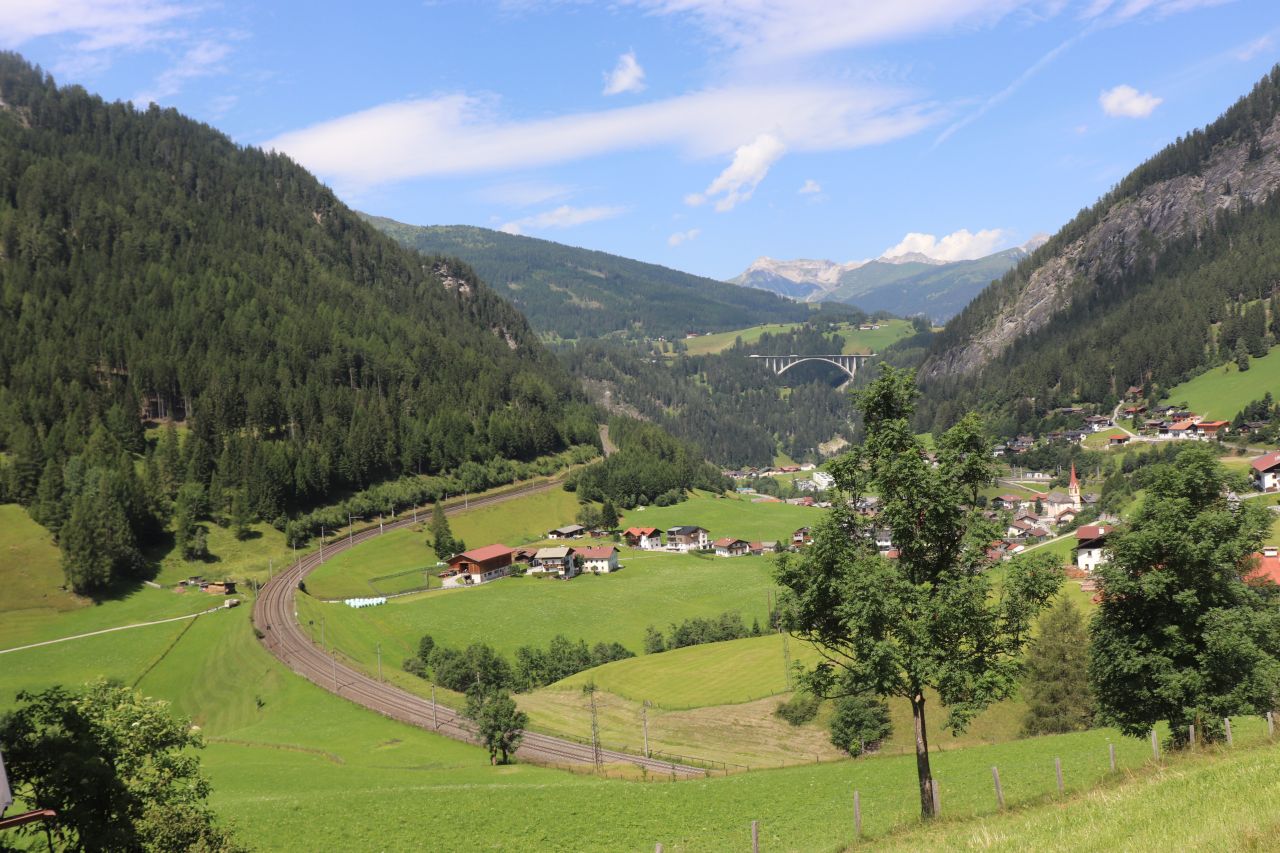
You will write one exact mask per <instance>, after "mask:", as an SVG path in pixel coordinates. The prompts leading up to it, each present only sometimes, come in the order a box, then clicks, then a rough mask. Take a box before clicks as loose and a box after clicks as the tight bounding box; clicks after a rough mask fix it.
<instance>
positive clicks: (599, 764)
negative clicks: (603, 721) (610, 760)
mask: <svg viewBox="0 0 1280 853" xmlns="http://www.w3.org/2000/svg"><path fill="white" fill-rule="evenodd" d="M582 692H583V693H585V694H587V698H588V699H590V701H591V758H592V761H593V762H594V763H595V766H596V772H597V773H599V772H600V771H602V770H603V769H604V758H603V756H601V755H600V719H599V716H598V715H597V713H596V683H595V682H594V681H588V682H587V683H586V684H584V685H582Z"/></svg>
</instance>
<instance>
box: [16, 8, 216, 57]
mask: <svg viewBox="0 0 1280 853" xmlns="http://www.w3.org/2000/svg"><path fill="white" fill-rule="evenodd" d="M192 13H193V9H192V8H191V7H187V6H183V5H182V4H179V3H172V2H165V0H19V2H5V3H0V45H3V46H5V47H18V46H19V45H21V44H23V43H25V42H28V41H31V40H32V39H36V38H42V37H45V36H61V35H72V36H75V37H77V38H79V39H80V41H78V42H77V43H76V44H75V46H74V47H75V49H76V50H79V51H102V50H109V49H112V48H130V49H138V48H141V47H143V46H146V45H149V44H152V43H154V42H156V41H161V40H167V39H169V38H171V37H172V36H173V31H172V29H171V28H170V25H171V24H173V23H174V22H175V21H177V20H178V19H180V18H183V17H186V16H188V15H191V14H192Z"/></svg>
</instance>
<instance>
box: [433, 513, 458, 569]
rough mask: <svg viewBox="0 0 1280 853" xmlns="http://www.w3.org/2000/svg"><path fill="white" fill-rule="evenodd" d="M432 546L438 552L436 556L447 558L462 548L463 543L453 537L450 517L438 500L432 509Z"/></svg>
mask: <svg viewBox="0 0 1280 853" xmlns="http://www.w3.org/2000/svg"><path fill="white" fill-rule="evenodd" d="M431 547H432V549H433V550H434V551H435V552H436V558H437V559H440V560H447V559H449V558H450V557H452V556H453V555H454V554H457V553H458V552H459V551H460V550H461V543H459V542H458V541H457V540H455V539H454V538H453V531H452V530H450V529H449V519H448V517H446V516H445V514H444V507H443V506H441V505H440V502H439V501H436V505H435V507H434V508H433V509H432V510H431Z"/></svg>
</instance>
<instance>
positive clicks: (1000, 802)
mask: <svg viewBox="0 0 1280 853" xmlns="http://www.w3.org/2000/svg"><path fill="white" fill-rule="evenodd" d="M991 778H992V779H994V780H995V782H996V805H997V806H999V807H1000V808H1001V809H1003V808H1004V788H1002V787H1000V768H999V767H992V768H991Z"/></svg>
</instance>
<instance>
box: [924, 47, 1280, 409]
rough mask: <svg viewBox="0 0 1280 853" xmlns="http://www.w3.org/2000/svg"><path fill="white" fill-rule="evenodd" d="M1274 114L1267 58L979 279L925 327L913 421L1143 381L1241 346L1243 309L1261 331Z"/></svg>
mask: <svg viewBox="0 0 1280 853" xmlns="http://www.w3.org/2000/svg"><path fill="white" fill-rule="evenodd" d="M1278 113H1280V66H1278V67H1277V68H1276V69H1274V70H1272V71H1271V72H1270V73H1269V74H1268V75H1267V76H1266V77H1264V78H1263V79H1262V80H1261V81H1260V82H1259V83H1258V84H1257V85H1256V86H1255V87H1254V88H1253V90H1252V91H1251V92H1250V93H1249V94H1248V95H1247V96H1246V97H1243V98H1241V99H1240V100H1239V101H1237V102H1236V103H1235V104H1234V105H1233V106H1232V107H1231V108H1230V109H1228V110H1227V111H1226V112H1225V113H1224V114H1223V115H1222V116H1221V117H1220V118H1218V119H1217V120H1216V121H1214V122H1213V123H1211V124H1209V125H1208V126H1206V127H1205V128H1203V129H1200V130H1196V131H1193V132H1191V133H1189V134H1187V135H1186V136H1184V137H1180V138H1179V139H1178V140H1177V141H1175V142H1174V143H1172V144H1170V145H1169V146H1168V147H1166V148H1165V149H1164V150H1162V151H1161V152H1159V153H1158V154H1156V155H1155V156H1154V157H1152V158H1151V159H1150V160H1148V161H1146V162H1145V163H1143V164H1142V165H1140V166H1138V167H1137V168H1136V169H1134V171H1133V172H1131V173H1130V174H1129V175H1128V176H1127V177H1125V178H1124V179H1123V180H1122V181H1120V183H1119V184H1117V186H1116V187H1115V189H1113V190H1112V191H1111V192H1109V193H1107V195H1105V196H1103V197H1102V199H1100V200H1099V201H1098V202H1097V203H1096V204H1094V205H1093V206H1092V207H1090V208H1088V209H1086V210H1084V211H1082V212H1081V213H1080V214H1078V215H1077V216H1076V217H1075V219H1073V220H1072V221H1071V222H1070V223H1068V224H1067V225H1066V226H1064V227H1063V228H1062V230H1061V231H1059V232H1058V233H1057V234H1056V235H1054V236H1053V237H1052V238H1050V239H1049V241H1048V242H1047V243H1046V244H1045V245H1044V246H1042V247H1041V248H1039V249H1037V250H1036V251H1035V252H1034V253H1032V255H1031V257H1029V258H1027V259H1026V260H1024V261H1023V262H1021V263H1020V264H1018V266H1017V267H1015V268H1014V269H1012V270H1010V271H1009V272H1008V273H1006V274H1005V276H1004V277H1003V278H1002V279H1001V280H1000V281H998V282H994V283H993V284H992V285H991V286H989V287H988V288H986V289H985V290H984V291H983V292H982V293H981V294H980V295H979V296H978V297H977V298H976V299H974V301H973V302H972V303H970V304H969V306H968V307H966V308H965V309H964V311H962V312H961V313H960V314H959V315H958V316H957V317H955V318H954V319H953V320H951V321H950V322H949V323H948V324H947V327H946V329H945V331H943V332H942V333H941V334H940V335H939V336H938V337H937V338H936V339H935V341H934V345H933V348H932V351H931V353H930V354H929V356H928V358H927V360H926V362H925V364H924V365H923V368H922V370H921V376H922V380H923V382H924V384H925V388H926V406H925V407H923V408H922V411H921V414H922V415H923V419H924V421H925V423H923V424H922V426H929V425H931V424H934V423H936V424H939V425H941V424H943V423H945V422H946V421H948V420H950V419H953V418H952V416H953V415H954V413H955V412H958V411H961V410H963V409H965V408H967V407H971V406H973V405H976V404H980V403H988V404H992V403H993V404H997V405H999V404H1009V403H1012V402H1014V401H1016V400H1026V401H1030V400H1031V399H1032V398H1034V400H1035V402H1034V404H1031V403H1028V405H1033V408H1034V409H1035V410H1036V411H1044V410H1046V409H1048V408H1052V407H1053V406H1058V405H1064V404H1066V403H1068V402H1073V401H1080V402H1096V403H1100V404H1111V403H1113V402H1114V401H1115V400H1116V399H1118V398H1117V394H1118V393H1121V392H1123V391H1124V389H1125V388H1126V387H1127V386H1129V385H1130V384H1139V385H1142V384H1145V385H1147V390H1148V392H1149V393H1151V392H1152V391H1157V392H1158V390H1159V389H1160V388H1165V387H1169V386H1171V385H1174V384H1176V383H1177V382H1178V381H1181V380H1182V379H1185V378H1187V377H1189V376H1192V375H1195V374H1196V373H1197V372H1199V371H1201V370H1203V369H1204V368H1205V367H1207V366H1209V365H1211V364H1215V363H1219V362H1220V361H1221V360H1223V359H1224V358H1227V357H1230V356H1231V355H1232V354H1234V353H1235V352H1236V348H1237V347H1238V346H1240V345H1241V342H1242V341H1245V340H1246V338H1248V341H1247V342H1248V343H1249V344H1252V345H1253V346H1257V342H1255V341H1253V340H1252V338H1249V337H1248V335H1246V326H1248V324H1249V322H1252V321H1250V320H1249V317H1248V316H1247V315H1248V313H1249V310H1251V309H1252V310H1253V311H1254V315H1253V316H1254V318H1255V319H1256V320H1257V321H1258V322H1257V325H1258V326H1259V328H1258V329H1257V330H1255V331H1256V335H1255V336H1256V337H1259V338H1265V336H1266V333H1267V332H1268V331H1269V332H1270V333H1272V334H1274V332H1275V331H1276V330H1275V329H1274V328H1272V329H1270V330H1267V329H1264V328H1263V327H1262V326H1263V324H1264V323H1265V320H1264V313H1265V312H1264V311H1263V309H1262V307H1260V306H1259V303H1258V300H1265V299H1268V298H1270V297H1272V296H1273V293H1274V282H1276V281H1277V280H1280V200H1278V197H1277V195H1278V194H1277V189H1280V115H1278ZM1271 314H1272V319H1273V320H1274V317H1275V312H1271ZM931 410H932V411H931ZM944 410H945V411H944Z"/></svg>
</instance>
